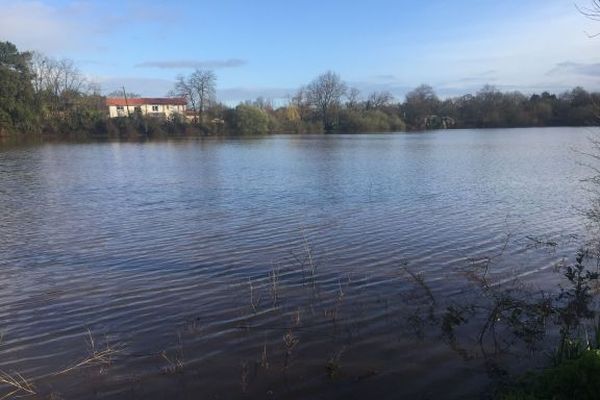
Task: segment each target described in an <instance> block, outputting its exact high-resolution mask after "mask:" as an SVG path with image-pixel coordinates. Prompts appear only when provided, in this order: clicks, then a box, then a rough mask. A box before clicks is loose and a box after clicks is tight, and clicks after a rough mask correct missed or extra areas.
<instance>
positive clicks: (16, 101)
mask: <svg viewBox="0 0 600 400" xmlns="http://www.w3.org/2000/svg"><path fill="white" fill-rule="evenodd" d="M30 58H31V54H30V53H27V52H24V53H22V52H19V50H18V49H17V47H16V46H15V45H14V44H12V43H10V42H0V134H1V133H2V132H20V133H26V132H31V131H33V130H35V129H36V127H37V121H36V114H35V112H34V109H33V104H34V96H33V85H32V83H31V80H32V74H31V72H30V70H29V60H30Z"/></svg>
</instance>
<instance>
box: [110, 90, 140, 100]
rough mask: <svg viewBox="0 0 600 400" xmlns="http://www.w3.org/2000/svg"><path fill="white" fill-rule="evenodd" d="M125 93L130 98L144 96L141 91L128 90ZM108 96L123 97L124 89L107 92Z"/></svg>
mask: <svg viewBox="0 0 600 400" xmlns="http://www.w3.org/2000/svg"><path fill="white" fill-rule="evenodd" d="M125 94H126V95H127V98H128V99H137V98H140V97H142V96H141V95H140V94H139V93H134V92H126V93H125ZM106 97H123V91H122V90H113V91H112V92H110V93H109V94H107V95H106Z"/></svg>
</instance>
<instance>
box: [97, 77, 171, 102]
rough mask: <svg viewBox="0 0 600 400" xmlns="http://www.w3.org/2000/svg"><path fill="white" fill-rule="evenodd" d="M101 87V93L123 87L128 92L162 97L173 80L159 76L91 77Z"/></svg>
mask: <svg viewBox="0 0 600 400" xmlns="http://www.w3.org/2000/svg"><path fill="white" fill-rule="evenodd" d="M91 79H92V80H93V81H95V82H97V83H98V84H99V85H100V87H101V88H102V93H104V94H107V93H110V92H113V91H115V90H121V89H122V88H123V87H125V89H126V90H127V91H128V92H132V93H138V94H140V95H142V96H145V97H162V96H165V95H166V94H167V93H168V92H169V91H170V90H171V89H173V85H174V82H173V81H172V80H169V79H159V78H132V77H118V76H114V77H92V78H91Z"/></svg>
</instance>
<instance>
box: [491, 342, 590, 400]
mask: <svg viewBox="0 0 600 400" xmlns="http://www.w3.org/2000/svg"><path fill="white" fill-rule="evenodd" d="M498 398H499V399H500V400H543V399H550V400H570V399H577V400H595V399H598V398H600V350H585V351H584V352H583V353H582V354H581V355H580V356H578V357H577V358H575V359H571V360H564V361H562V362H561V363H559V364H558V365H556V366H554V367H550V368H547V369H544V370H543V371H541V372H530V373H528V374H526V375H525V376H523V377H522V378H521V379H520V380H519V381H518V382H517V383H515V384H514V385H512V387H510V388H507V389H504V390H503V392H502V393H501V394H500V395H499V396H498Z"/></svg>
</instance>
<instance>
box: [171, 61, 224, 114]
mask: <svg viewBox="0 0 600 400" xmlns="http://www.w3.org/2000/svg"><path fill="white" fill-rule="evenodd" d="M216 85H217V76H216V75H215V73H214V72H213V71H210V70H203V69H196V70H195V71H194V72H193V73H192V74H191V75H190V76H188V77H186V76H183V75H179V76H177V78H176V80H175V87H174V88H173V91H172V94H173V95H175V96H180V97H184V98H185V99H186V100H187V101H188V103H189V106H190V108H191V109H192V111H193V112H194V115H195V122H198V121H199V122H204V114H205V112H206V111H207V109H208V107H209V106H210V105H211V104H213V102H214V101H215V97H216Z"/></svg>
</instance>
